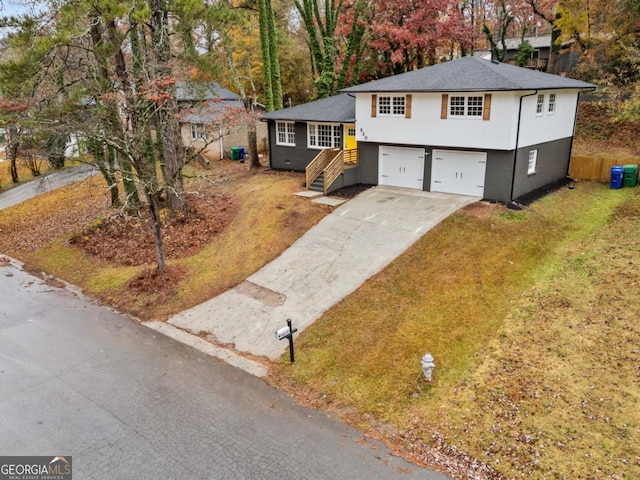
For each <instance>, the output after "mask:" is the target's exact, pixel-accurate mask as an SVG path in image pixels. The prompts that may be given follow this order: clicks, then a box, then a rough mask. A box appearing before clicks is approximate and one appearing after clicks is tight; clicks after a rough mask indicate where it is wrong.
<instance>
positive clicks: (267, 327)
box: [148, 187, 478, 375]
mask: <svg viewBox="0 0 640 480" xmlns="http://www.w3.org/2000/svg"><path fill="white" fill-rule="evenodd" d="M477 200H478V198H475V197H466V196H460V195H448V194H441V193H431V192H420V191H412V190H406V189H396V188H390V187H373V188H371V189H369V190H367V191H365V192H363V193H362V194H360V195H359V196H357V197H356V198H354V199H352V200H350V201H348V202H347V203H345V204H343V205H341V206H340V207H338V208H337V209H336V210H334V211H333V212H332V213H331V214H329V215H328V216H326V217H325V218H324V219H323V220H322V221H320V222H319V223H318V224H317V225H316V226H314V227H313V228H311V229H310V230H309V231H308V232H307V233H306V234H305V235H304V236H303V237H302V238H300V239H299V240H298V241H297V242H296V243H294V244H293V245H292V246H291V247H290V248H289V249H287V250H286V251H285V252H284V253H283V254H282V255H281V256H280V257H278V258H277V259H275V260H274V261H272V262H271V263H269V264H268V265H266V266H265V267H264V268H262V269H261V270H259V271H258V272H256V273H255V274H253V275H252V276H250V277H249V278H248V279H247V280H246V281H245V282H243V283H241V284H240V285H238V286H237V287H235V288H233V289H231V290H229V291H227V292H225V293H223V294H222V295H219V296H217V297H215V298H213V299H211V300H209V301H207V302H205V303H203V304H201V305H198V306H196V307H194V308H191V309H189V310H186V311H184V312H182V313H179V314H177V315H175V316H173V317H171V318H170V319H169V322H168V324H161V323H160V322H148V326H150V327H152V328H156V329H158V330H160V331H162V332H163V333H165V334H168V335H170V336H176V337H178V336H184V334H185V333H190V334H192V335H198V336H201V337H202V336H203V335H204V336H205V337H207V338H208V339H210V340H213V341H214V342H215V343H219V344H223V345H225V346H232V347H233V348H235V350H236V351H238V352H242V353H247V354H250V355H254V356H258V357H260V356H264V357H268V358H270V359H272V360H276V359H277V358H279V357H280V355H281V354H282V353H283V351H285V350H286V349H287V347H288V343H287V341H286V340H283V341H278V340H276V339H275V338H274V332H275V331H276V330H277V329H279V328H281V327H283V326H285V325H286V319H287V318H291V319H292V320H293V326H294V328H297V329H298V331H302V330H304V329H305V328H306V327H308V326H309V325H311V324H312V323H313V322H314V321H315V320H317V319H318V318H319V317H320V316H321V315H322V314H323V313H324V312H325V311H326V310H327V309H328V308H330V307H331V306H333V305H334V304H336V303H337V302H339V301H340V300H342V299H343V298H344V297H346V296H347V295H349V294H350V293H352V292H353V291H354V290H356V289H357V288H358V287H359V286H360V285H362V283H363V282H364V281H365V280H367V279H368V278H369V277H371V276H372V275H374V274H376V273H378V272H380V271H381V270H382V269H384V268H385V267H386V266H387V265H388V264H389V263H390V262H391V261H392V260H393V259H395V258H396V257H398V256H399V255H400V254H401V253H402V252H404V251H405V250H406V249H407V248H408V247H410V246H411V245H412V244H413V243H414V242H416V241H417V240H418V239H419V238H420V237H422V236H423V235H424V234H425V233H426V232H427V231H429V229H431V228H433V227H434V226H435V225H437V224H438V223H439V222H440V221H442V220H443V219H444V218H446V217H447V216H449V215H450V214H451V213H453V212H455V211H456V210H458V209H460V208H461V207H463V206H465V205H468V204H471V203H473V202H476V201H477ZM176 327H177V328H176ZM172 330H173V332H172ZM198 340H200V341H202V339H201V338H199V339H198ZM183 341H184V338H183ZM194 346H195V345H194ZM216 348H217V347H216ZM214 356H217V355H215V354H214ZM228 356H229V354H228V353H225V360H227V361H229V358H228ZM238 362H240V363H243V362H245V363H246V362H249V361H248V360H247V359H238ZM231 363H233V361H232V362H231ZM249 363H251V364H254V367H255V362H249ZM236 366H240V367H241V368H244V367H242V365H236ZM251 368H253V367H249V368H245V369H249V370H251ZM259 370H260V369H259V368H258V371H254V372H253V373H254V374H257V375H260V371H259Z"/></svg>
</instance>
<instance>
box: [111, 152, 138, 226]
mask: <svg viewBox="0 0 640 480" xmlns="http://www.w3.org/2000/svg"><path fill="white" fill-rule="evenodd" d="M114 153H115V152H114ZM118 164H119V165H120V174H121V175H122V186H123V187H124V195H125V199H124V204H125V208H126V211H127V212H128V213H129V214H133V213H136V214H138V213H139V211H140V197H139V195H138V187H137V185H136V179H135V175H134V173H133V167H132V166H131V161H130V160H129V159H128V158H127V157H126V156H125V155H119V156H118Z"/></svg>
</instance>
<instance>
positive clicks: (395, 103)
mask: <svg viewBox="0 0 640 480" xmlns="http://www.w3.org/2000/svg"><path fill="white" fill-rule="evenodd" d="M405 111H406V97H405V96H404V95H400V96H395V97H392V96H381V97H378V115H381V116H384V115H388V116H392V117H400V116H402V117H404V114H405Z"/></svg>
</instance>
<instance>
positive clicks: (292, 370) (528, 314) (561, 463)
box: [273, 183, 640, 478]
mask: <svg viewBox="0 0 640 480" xmlns="http://www.w3.org/2000/svg"><path fill="white" fill-rule="evenodd" d="M637 203H638V194H637V193H636V191H635V190H631V189H625V190H622V191H612V190H609V189H608V188H606V187H604V186H600V185H597V184H591V183H583V184H578V186H577V188H576V189H575V190H563V191H561V192H557V193H554V194H552V195H549V196H547V197H545V198H543V199H542V200H541V201H539V202H537V203H536V204H534V205H532V206H531V207H530V208H528V209H527V211H526V212H515V213H514V212H503V213H500V214H497V215H493V216H491V217H490V218H485V219H482V218H477V217H473V216H470V215H468V214H466V213H464V212H459V213H457V214H455V215H453V216H452V217H450V218H449V219H447V220H446V221H444V222H443V223H442V224H440V225H439V226H438V227H436V228H435V229H434V230H433V231H431V232H429V233H428V234H427V235H425V237H423V238H422V239H421V240H420V241H419V242H418V243H417V244H416V245H414V246H413V247H412V248H411V249H409V250H408V251H407V252H406V253H405V254H404V255H403V256H402V257H401V258H399V259H398V260H396V261H395V262H394V263H393V264H392V265H391V266H390V267H389V268H387V269H386V270H385V271H384V272H382V273H381V274H379V275H377V276H376V277H374V278H372V279H371V280H370V281H368V282H367V283H366V284H365V285H364V286H363V287H362V288H360V289H359V290H358V291H357V292H355V293H354V294H353V295H351V296H350V297H348V298H347V299H345V300H344V301H343V302H341V303H340V304H338V305H336V306H335V307H334V308H332V309H331V310H329V311H328V312H327V313H326V314H325V315H324V316H323V318H322V319H320V320H319V321H317V322H316V323H315V324H314V326H313V327H312V328H310V329H308V330H306V331H305V332H303V333H302V334H301V335H300V338H299V340H298V345H297V356H296V363H295V364H294V365H289V364H288V363H287V358H285V357H283V358H282V360H281V362H280V363H279V365H278V366H277V367H276V368H275V371H274V375H273V376H274V381H275V382H276V383H278V384H280V385H282V386H289V387H290V386H292V385H293V386H294V388H295V389H296V390H299V391H300V390H306V391H307V392H308V395H309V396H310V397H311V398H312V399H315V401H317V402H319V404H320V405H323V406H325V407H330V408H336V409H337V410H338V411H346V412H354V411H356V412H358V414H357V415H355V417H354V418H352V421H354V422H356V423H357V424H358V425H360V426H365V427H366V425H367V424H368V423H372V424H375V422H384V423H388V424H391V425H392V426H394V427H395V428H396V429H398V430H399V431H401V432H404V434H403V435H404V437H403V438H407V437H410V438H413V439H418V441H417V442H414V447H412V448H419V447H416V446H415V445H416V444H417V445H432V444H433V443H434V442H435V441H436V440H434V439H437V442H439V443H442V444H443V445H444V446H445V447H447V448H449V447H451V446H453V447H456V449H458V451H461V452H465V453H468V454H470V455H471V456H472V457H473V458H478V459H480V460H483V461H485V462H487V463H489V464H491V465H492V466H493V467H494V468H496V470H498V471H500V472H502V473H504V474H505V475H507V476H508V477H509V478H511V477H515V476H520V474H521V473H522V472H525V473H526V475H527V478H590V475H591V474H590V473H589V472H593V471H594V470H593V469H594V468H596V466H597V462H598V461H599V460H602V461H605V460H606V461H609V460H611V461H613V460H614V459H615V458H626V459H627V462H630V463H629V465H628V466H625V465H624V464H623V463H622V461H620V462H619V465H618V467H619V471H622V472H626V474H627V475H629V474H630V473H633V474H632V475H631V476H628V477H626V478H632V477H639V476H640V470H639V469H638V463H637V462H638V458H637V457H634V456H633V455H631V454H630V452H629V448H631V447H632V446H633V443H630V440H629V441H625V442H624V443H623V444H620V443H619V442H618V440H619V438H618V436H617V435H616V434H614V433H615V432H614V427H612V426H611V423H610V424H604V426H601V425H598V427H602V428H597V429H596V428H594V425H593V424H595V423H598V422H597V421H591V420H588V419H585V418H584V416H583V415H581V414H580V413H578V417H579V418H577V419H576V418H573V417H574V416H575V412H574V413H568V412H565V410H563V409H562V408H561V406H562V402H561V401H558V400H555V405H556V406H557V407H556V408H555V409H551V410H549V409H548V405H549V404H550V403H553V402H554V400H553V398H549V397H553V393H549V392H551V391H553V392H555V393H558V392H562V395H564V397H562V398H565V399H568V398H572V399H574V398H578V397H580V396H585V395H587V394H588V393H589V395H588V396H586V397H585V398H588V399H589V400H588V401H589V405H592V402H593V400H594V398H593V397H595V396H596V394H595V393H593V392H591V391H590V390H589V388H591V386H593V387H594V388H593V390H594V391H608V392H609V393H607V395H606V398H607V399H611V400H607V402H612V403H615V405H616V406H617V409H618V410H619V413H620V416H621V417H620V418H625V420H620V423H619V424H618V426H617V427H616V428H618V429H623V430H624V431H625V432H627V435H628V436H629V438H630V439H631V440H634V441H636V444H637V440H640V439H639V438H638V420H639V419H638V414H637V413H636V412H637V411H640V410H639V409H638V408H637V406H638V405H637V399H638V395H639V393H640V387H639V386H638V382H637V381H635V383H634V382H633V381H632V380H631V379H632V378H634V377H633V375H630V376H629V377H626V376H625V375H624V374H619V375H616V376H615V378H616V381H617V382H619V383H618V386H617V387H616V386H614V385H613V384H612V382H613V380H612V376H611V373H612V372H615V371H616V369H617V368H621V367H618V366H617V365H618V363H619V359H615V360H614V359H613V358H607V357H606V356H604V353H606V352H607V347H606V345H605V344H604V343H603V341H604V340H605V338H607V337H609V338H610V337H611V336H617V335H621V334H622V332H617V328H618V327H619V328H623V329H624V328H631V331H632V332H637V331H638V329H637V327H633V326H632V325H631V324H630V320H631V318H630V316H628V319H627V322H626V323H625V324H624V326H623V325H622V324H620V325H615V326H614V325H612V326H611V327H609V328H608V329H605V331H606V333H604V332H603V331H602V330H601V329H599V327H596V326H594V328H593V329H591V330H589V333H593V334H594V338H586V337H585V336H584V335H581V336H580V337H576V336H575V335H578V334H581V330H580V329H578V328H577V325H578V324H580V323H581V322H580V320H579V318H580V314H576V312H577V311H578V306H580V307H581V308H587V307H589V308H591V311H593V312H594V315H596V314H599V312H601V311H604V310H607V309H608V308H609V304H608V303H607V302H606V300H604V298H603V297H602V295H603V293H602V292H600V291H599V290H598V286H597V285H594V284H593V283H594V282H595V279H597V278H603V277H604V278H609V277H610V276H613V278H615V274H616V271H617V269H618V267H625V266H627V265H626V263H625V262H627V263H628V261H627V260H621V259H619V258H618V256H617V255H616V254H615V253H614V250H616V249H619V248H622V247H620V244H622V245H625V244H628V243H631V244H632V245H635V246H633V247H632V249H633V250H634V251H637V250H638V247H637V240H636V238H637V234H638V233H639V230H638V223H637V220H636V218H637V217H638V216H635V217H634V215H633V214H628V215H626V216H625V217H624V218H625V219H626V221H629V222H634V221H635V222H636V223H635V227H634V228H635V231H634V228H631V227H630V228H629V231H628V234H627V235H628V236H625V234H624V233H623V232H622V231H620V229H619V227H618V226H617V223H616V222H618V221H619V218H620V215H621V214H620V212H621V211H624V209H625V208H627V209H630V210H631V211H632V212H635V209H634V208H635V207H634V208H632V207H629V205H635V204H637ZM634 236H635V238H634ZM609 242H613V245H616V249H614V248H613V247H611V244H610V243H609ZM632 242H635V243H632ZM601 250H602V251H604V252H608V256H609V257H611V259H610V261H607V262H603V260H602V255H601ZM629 256H630V257H631V256H633V255H632V254H631V253H630V254H629ZM627 268H628V266H627ZM629 275H630V276H631V277H633V278H634V280H635V281H636V282H638V281H640V278H639V277H638V274H637V273H636V271H635V270H634V269H630V271H629ZM636 285H637V284H636ZM621 288H623V287H622V286H621V285H618V286H617V287H616V289H617V290H619V289H621ZM634 288H635V293H636V295H635V296H633V295H630V294H629V295H625V300H624V301H630V302H631V305H629V307H628V308H629V309H630V311H632V312H635V314H634V315H633V316H634V317H635V316H637V312H638V311H640V296H638V295H637V287H634ZM585 305H586V306H585ZM549 312H564V313H567V314H573V315H575V316H576V317H577V318H572V319H571V320H570V322H572V323H573V324H574V325H575V326H576V327H574V328H575V329H574V328H569V327H567V326H566V325H565V324H564V322H568V321H569V320H567V318H565V317H563V316H559V317H558V318H557V320H556V321H555V322H549V323H542V324H539V323H538V322H539V319H540V318H541V317H544V316H545V315H547V314H548V313H549ZM606 317H607V314H604V318H606ZM594 318H595V317H594ZM582 322H584V320H582ZM599 322H605V320H599ZM537 323H538V324H537ZM600 332H603V333H600ZM632 332H631V333H632ZM631 333H630V336H629V339H630V343H628V344H624V346H623V347H621V348H622V349H623V350H624V348H625V347H626V348H628V349H630V350H632V349H633V348H635V349H636V354H634V355H631V357H633V358H630V360H631V363H630V364H626V365H625V368H626V369H628V370H629V371H628V372H627V374H632V373H633V369H634V368H635V369H638V368H640V361H639V360H638V350H640V345H638V340H637V337H636V340H635V345H634V344H633V341H631V339H632V338H633V335H632V334H631ZM572 334H573V336H572ZM514 345H517V347H514ZM578 347H580V350H579V351H577V348H578ZM609 348H610V347H609ZM623 350H621V351H620V352H618V353H615V354H613V353H612V355H613V356H614V357H615V356H617V355H624V353H623ZM609 351H610V350H609ZM426 352H429V353H431V354H432V355H433V356H434V358H435V363H436V371H435V376H434V380H433V381H432V382H431V383H430V384H429V383H426V382H424V381H423V380H422V379H421V371H420V359H421V357H422V355H424V354H425V353H426ZM626 355H627V356H629V355H630V353H629V352H628V351H627V353H626ZM559 359H560V360H559ZM634 360H635V361H636V363H635V365H633V361H634ZM559 362H560V363H559ZM597 362H601V363H604V366H605V368H606V370H605V371H604V372H603V371H600V370H598V369H597ZM556 369H558V370H559V371H557V372H556ZM637 375H638V371H636V372H635V378H636V379H637ZM545 385H547V387H545ZM622 385H624V386H625V388H626V389H627V390H628V391H627V394H628V397H623V396H622V395H621V394H618V393H612V392H617V390H619V389H620V386H622ZM536 388H537V389H538V390H536ZM598 398H599V397H598ZM539 399H540V400H539ZM545 402H548V403H545ZM549 402H550V403H549ZM607 402H604V401H603V403H607ZM596 403H597V402H596ZM576 405H578V406H579V405H580V402H579V401H577V400H575V401H574V402H573V403H571V407H574V408H575V407H576ZM578 412H579V408H578ZM623 413H624V414H623ZM349 415H352V414H351V413H350V414H348V415H347V417H348V416H349ZM613 415H614V414H613V411H612V413H611V414H610V416H611V418H613ZM596 416H597V417H598V418H600V417H603V418H604V417H606V413H601V412H600V411H598V413H597V414H596ZM372 418H373V419H375V421H374V422H371V421H370V420H371V419H372ZM612 422H613V421H612ZM624 422H628V426H627V427H622V426H621V425H623V424H624ZM614 423H615V422H614ZM563 429H570V430H572V431H574V432H575V433H573V434H572V438H575V439H577V438H579V437H584V438H585V439H587V440H585V444H584V445H582V444H581V445H580V446H577V444H576V443H575V442H577V440H574V441H573V442H574V443H573V444H572V448H575V450H573V451H575V452H578V453H582V452H583V450H584V452H585V453H583V454H584V455H586V454H587V453H589V452H591V453H590V455H592V457H586V458H587V459H588V458H593V460H586V461H582V459H581V460H580V462H579V463H578V464H577V465H576V461H575V458H573V457H572V456H571V455H566V453H568V452H569V451H568V450H567V451H566V452H565V451H564V450H563V448H564V447H559V446H557V445H560V444H568V443H571V442H569V441H568V440H567V438H566V434H562V435H559V434H557V432H558V431H563ZM548 431H551V432H553V433H550V434H549V433H546V432H548ZM407 432H409V434H407ZM541 432H542V433H541ZM596 437H597V439H598V442H597V444H598V445H599V444H600V442H603V444H606V446H607V448H606V449H600V448H599V449H598V450H597V451H598V453H597V454H596V453H595V452H592V451H591V450H594V449H593V448H589V446H591V445H592V444H593V445H595V443H594V442H596ZM521 439H522V440H521ZM394 440H395V441H396V442H397V441H399V438H395V439H394ZM514 445H515V447H514ZM513 448H516V449H517V451H514V450H513ZM536 448H537V452H538V455H539V456H536ZM587 450H588V452H587ZM604 452H607V455H606V456H605V455H604ZM605 457H606V458H605ZM498 462H499V463H498ZM614 463H615V462H614ZM633 465H635V466H633ZM610 471H612V472H613V471H614V469H610Z"/></svg>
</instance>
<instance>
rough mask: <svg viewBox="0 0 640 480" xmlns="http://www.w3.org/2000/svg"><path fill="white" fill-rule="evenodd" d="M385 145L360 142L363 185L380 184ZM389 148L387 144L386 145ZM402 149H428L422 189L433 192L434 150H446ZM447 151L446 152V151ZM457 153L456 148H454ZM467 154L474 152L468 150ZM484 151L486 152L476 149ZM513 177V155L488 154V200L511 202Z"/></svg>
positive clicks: (434, 148) (486, 194)
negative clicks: (380, 160) (381, 152)
mask: <svg viewBox="0 0 640 480" xmlns="http://www.w3.org/2000/svg"><path fill="white" fill-rule="evenodd" d="M380 145H381V144H377V143H366V142H359V143H358V154H359V161H360V180H361V182H360V183H367V184H373V185H377V184H378V150H379V147H380ZM384 145H387V144H384ZM398 146H399V147H409V146H410V147H418V148H424V149H425V153H426V156H425V162H424V172H423V179H424V181H423V184H422V189H423V190H424V191H427V192H428V191H429V190H430V189H431V162H432V157H433V150H443V149H442V148H440V147H437V146H429V145H398ZM444 150H446V149H444ZM450 150H454V149H450ZM465 151H474V150H473V149H465ZM475 151H478V152H482V151H485V150H475ZM512 175H513V152H509V151H506V152H505V151H489V152H487V169H486V175H485V187H484V195H485V199H487V200H497V201H502V202H508V201H509V200H510V198H509V195H510V194H511V178H512Z"/></svg>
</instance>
